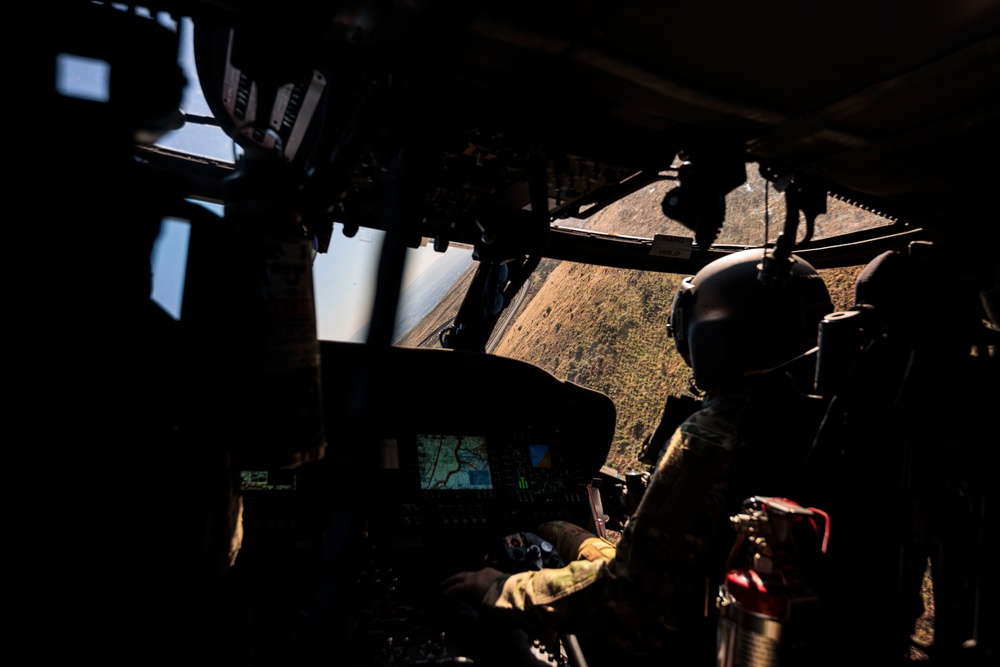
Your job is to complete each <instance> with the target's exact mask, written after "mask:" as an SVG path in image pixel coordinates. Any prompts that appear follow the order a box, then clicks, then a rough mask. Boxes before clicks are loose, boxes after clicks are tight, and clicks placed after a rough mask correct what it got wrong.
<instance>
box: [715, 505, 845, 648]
mask: <svg viewBox="0 0 1000 667" xmlns="http://www.w3.org/2000/svg"><path fill="white" fill-rule="evenodd" d="M817 519H822V523H823V530H822V537H821V540H822V541H821V546H820V549H821V550H822V551H824V552H825V551H826V543H827V541H828V539H829V527H830V520H829V517H828V516H827V515H826V513H825V512H822V511H821V510H818V509H816V508H806V507H802V506H800V505H798V504H797V503H795V502H793V501H791V500H788V499H785V498H770V497H765V496H755V497H752V498H749V499H747V500H746V501H744V503H743V512H741V513H740V514H737V515H735V516H732V517H730V522H731V525H732V527H733V528H734V529H735V530H736V531H737V533H738V534H739V536H738V537H737V540H736V543H735V544H734V546H733V549H732V552H731V553H730V558H729V564H728V566H727V572H726V576H725V578H724V580H723V582H722V585H721V586H720V587H719V594H718V597H717V599H716V603H717V607H718V609H719V627H718V636H717V641H718V667H790V666H791V665H795V664H797V662H798V661H799V660H800V658H801V659H804V658H802V651H803V650H804V647H805V646H806V645H807V644H808V635H809V632H808V626H809V623H808V621H809V619H810V617H814V616H815V615H816V612H817V607H818V604H819V599H818V596H817V595H816V593H815V591H814V590H813V589H812V588H811V586H810V585H809V584H808V582H806V581H805V580H804V578H803V576H802V573H801V572H800V571H799V563H798V560H799V559H798V549H799V545H798V544H797V543H796V539H795V532H796V531H795V530H794V529H795V527H796V524H799V523H800V522H807V523H808V525H809V526H810V527H811V528H812V529H813V531H815V532H816V533H817V536H818V537H819V528H818V526H817Z"/></svg>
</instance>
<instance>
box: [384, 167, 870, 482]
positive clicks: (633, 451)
mask: <svg viewBox="0 0 1000 667" xmlns="http://www.w3.org/2000/svg"><path fill="white" fill-rule="evenodd" d="M748 176H750V179H749V180H748V184H747V185H745V186H742V187H740V188H738V189H737V190H736V191H734V192H733V193H731V194H730V196H729V198H728V200H727V221H726V223H725V225H724V227H723V230H722V233H721V234H720V237H719V239H718V242H720V243H737V244H760V243H762V242H763V240H764V238H765V226H767V232H768V234H767V236H768V238H770V239H771V240H772V241H773V240H774V239H775V238H776V236H777V233H778V231H779V230H780V227H781V221H783V220H784V209H783V205H782V199H781V197H780V195H778V194H777V193H775V192H774V191H773V190H771V191H770V192H768V193H766V197H767V205H766V209H767V210H768V211H769V214H768V216H767V217H768V218H769V220H765V188H764V182H763V180H762V179H761V178H760V177H759V176H757V175H756V174H752V173H751V174H748ZM673 186H674V184H673V183H671V182H662V183H658V184H655V185H652V186H648V187H647V188H644V189H643V190H641V191H640V192H637V193H635V194H633V195H632V196H630V197H627V198H625V199H623V200H621V201H620V202H617V203H616V204H614V205H612V206H609V207H608V208H606V209H605V210H603V211H601V212H600V213H598V214H596V215H594V216H593V217H592V218H590V219H589V220H586V221H566V222H565V223H564V224H565V225H566V226H571V227H581V228H587V229H592V230H595V231H602V232H609V233H617V234H621V235H629V236H642V237H652V236H653V235H654V234H656V233H663V234H677V235H685V236H690V235H691V232H690V231H688V230H686V229H684V228H683V227H681V226H680V225H678V224H677V223H673V222H671V221H670V220H668V219H667V218H666V217H665V216H664V215H663V213H662V210H661V201H662V200H663V196H664V194H665V193H666V191H667V190H669V189H670V188H671V187H673ZM887 222H888V221H885V220H882V219H880V218H876V217H875V216H872V215H870V214H868V213H866V212H864V211H861V210H859V209H856V208H854V207H852V206H850V205H848V204H844V203H841V202H836V201H831V203H830V210H829V213H828V214H827V215H825V216H820V218H819V220H817V230H816V233H817V236H819V235H830V234H834V233H842V232H843V231H848V230H852V229H856V228H858V227H860V226H868V227H870V226H872V225H875V224H886V223H887ZM859 269H860V267H850V268H846V269H837V270H830V271H822V272H821V273H822V274H823V276H824V278H825V280H826V282H827V285H828V287H829V288H830V291H831V294H832V296H833V299H834V306H835V308H836V309H838V310H841V309H845V308H848V307H850V306H851V305H853V303H854V300H853V297H854V294H853V290H854V278H855V276H856V274H857V271H858V270H859ZM683 277H684V276H680V275H673V274H660V273H649V272H642V271H632V270H625V269H613V268H607V267H600V266H593V265H586V264H575V263H572V262H557V261H555V260H545V261H543V262H542V264H541V266H540V267H539V270H538V271H537V272H536V275H535V276H534V277H533V280H532V283H531V288H530V289H531V293H530V294H529V295H528V296H529V298H527V299H525V300H524V302H523V304H522V305H521V307H520V310H519V311H518V312H517V313H514V317H513V319H512V321H511V324H510V325H509V326H508V327H507V328H506V331H505V332H504V335H503V337H502V339H501V340H500V342H499V344H498V345H497V347H496V349H495V350H494V352H495V354H499V355H503V356H509V357H514V358H517V359H521V360H523V361H527V362H529V363H532V364H535V365H537V366H539V367H541V368H544V369H545V370H547V371H549V372H551V373H552V374H553V375H555V376H556V377H559V378H562V379H566V380H569V381H571V382H575V383H577V384H580V385H583V386H586V387H590V388H592V389H596V390H599V391H603V392H605V393H607V394H608V395H609V396H610V397H611V398H612V399H613V400H614V401H615V404H616V406H617V408H618V424H617V428H616V433H615V440H614V443H613V446H612V449H611V453H610V456H609V459H608V465H609V466H611V467H613V468H615V469H617V470H619V471H625V470H627V469H629V468H632V467H635V466H636V456H637V454H638V451H639V448H640V446H641V444H642V442H643V439H644V438H645V437H646V436H647V435H648V434H650V433H651V432H652V431H653V429H655V428H656V425H657V423H658V421H659V418H660V414H661V412H662V409H663V404H664V402H665V400H666V397H667V396H668V395H679V394H682V393H684V392H686V391H688V382H689V377H690V370H689V369H688V367H687V366H686V365H685V364H684V362H683V360H682V359H681V358H680V356H679V355H678V354H677V353H676V351H675V350H674V345H673V342H672V341H671V340H670V339H669V338H668V337H667V332H666V323H667V315H668V313H669V309H670V304H671V300H672V298H673V295H674V292H675V291H676V289H677V285H678V283H679V282H680V280H681V279H682V278H683ZM467 278H468V277H467ZM467 278H466V279H465V280H463V281H460V282H459V285H458V286H457V287H458V289H456V291H455V292H454V293H453V294H451V295H449V298H448V299H446V301H449V300H450V303H446V304H444V305H443V306H442V307H441V308H439V309H438V310H436V311H435V312H434V313H432V314H431V315H430V316H428V318H426V319H425V320H424V322H422V323H421V324H420V325H419V326H418V327H417V328H416V329H415V330H414V331H413V332H411V334H410V335H409V336H407V337H406V338H405V339H404V340H403V342H402V343H401V344H403V345H415V346H421V345H422V346H430V347H437V346H439V343H438V341H437V338H436V336H435V335H434V332H435V331H437V330H438V329H440V327H441V326H442V325H443V323H445V322H447V321H448V319H449V318H450V317H453V316H454V314H455V312H456V311H457V308H458V304H459V303H460V300H461V296H462V294H463V293H464V288H465V287H467V285H468V279H467Z"/></svg>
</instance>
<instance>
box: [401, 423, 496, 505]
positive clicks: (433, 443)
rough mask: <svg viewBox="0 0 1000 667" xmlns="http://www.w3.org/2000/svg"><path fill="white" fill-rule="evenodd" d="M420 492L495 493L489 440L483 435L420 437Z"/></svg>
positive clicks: (418, 447)
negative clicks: (488, 455)
mask: <svg viewBox="0 0 1000 667" xmlns="http://www.w3.org/2000/svg"><path fill="white" fill-rule="evenodd" d="M417 462H418V465H419V467H420V489H421V490H423V491H438V490H449V491H451V490H477V489H492V488H493V476H492V474H491V473H490V461H489V458H488V457H487V455H486V438H485V437H483V436H479V435H418V436H417Z"/></svg>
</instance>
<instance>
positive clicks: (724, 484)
mask: <svg viewBox="0 0 1000 667" xmlns="http://www.w3.org/2000/svg"><path fill="white" fill-rule="evenodd" d="M748 400H749V399H748V397H746V396H744V395H736V396H733V397H728V398H726V399H725V400H720V401H716V402H710V403H706V405H705V407H703V408H702V409H701V410H699V411H698V412H696V413H694V414H693V415H692V416H691V417H689V418H688V419H687V420H686V421H685V422H684V423H683V424H681V425H680V426H679V427H678V428H677V430H676V431H675V432H674V434H673V435H672V437H671V439H670V442H669V444H668V445H667V449H666V451H665V452H664V454H663V456H662V457H661V459H660V461H659V463H658V464H657V467H656V470H655V471H654V472H653V475H652V477H651V478H650V481H649V485H648V487H647V489H646V492H645V494H644V495H643V498H642V501H641V502H640V503H639V507H638V508H637V509H636V512H635V515H634V516H633V517H632V520H631V521H630V522H629V525H628V526H626V528H625V531H624V533H623V535H622V539H621V541H620V542H619V544H618V556H617V558H616V559H615V563H614V566H615V570H616V571H617V572H618V573H619V574H620V576H621V577H624V578H626V579H627V580H628V582H629V585H630V587H631V588H633V589H634V590H637V591H642V595H643V596H644V597H645V598H647V599H651V600H656V601H657V604H658V606H659V609H658V612H659V613H660V615H661V617H662V618H664V619H665V620H667V622H668V624H669V622H670V620H669V619H671V618H675V617H679V616H682V615H684V614H685V613H689V612H690V611H691V610H690V608H689V607H687V606H685V605H688V604H690V603H691V601H692V598H694V597H699V596H700V594H701V593H702V590H701V589H702V588H703V587H704V581H703V576H702V572H703V570H704V564H703V563H702V560H703V556H704V551H705V548H706V545H707V543H708V541H709V540H710V539H711V538H712V536H713V535H714V534H715V532H716V529H717V527H718V525H719V521H720V520H722V519H723V514H725V512H726V498H727V493H728V491H729V475H730V471H729V463H730V460H731V458H732V454H733V452H734V451H735V448H736V445H737V434H736V423H737V415H738V413H739V412H740V411H741V410H742V409H743V408H744V407H745V406H746V405H747V402H748Z"/></svg>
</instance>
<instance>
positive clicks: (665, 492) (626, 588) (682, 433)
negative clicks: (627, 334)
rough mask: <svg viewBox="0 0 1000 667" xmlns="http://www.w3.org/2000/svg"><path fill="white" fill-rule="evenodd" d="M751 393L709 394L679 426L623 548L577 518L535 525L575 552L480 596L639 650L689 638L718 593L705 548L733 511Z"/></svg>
mask: <svg viewBox="0 0 1000 667" xmlns="http://www.w3.org/2000/svg"><path fill="white" fill-rule="evenodd" d="M748 402H749V396H748V395H746V394H735V395H729V396H723V397H718V398H715V399H712V400H709V401H707V402H706V403H705V405H704V406H703V407H702V409H701V410H699V411H698V412H696V413H694V414H693V415H691V416H690V417H689V418H688V419H687V420H686V421H685V422H684V423H682V424H681V425H680V426H679V427H678V428H677V430H676V431H675V432H674V434H673V435H672V437H671V440H670V443H669V445H668V447H667V449H666V451H665V452H664V455H663V457H662V458H661V460H660V461H659V463H658V464H657V466H656V469H655V471H654V472H653V475H652V476H651V478H650V481H649V485H648V487H647V489H646V492H645V494H644V495H643V498H642V501H641V502H640V504H639V507H638V508H637V510H636V512H635V514H634V516H633V517H632V519H631V520H630V521H629V523H628V525H627V526H626V527H625V530H624V532H623V534H622V538H621V541H620V542H619V544H618V546H617V549H616V548H615V547H614V546H613V545H611V544H610V543H609V542H606V541H604V540H601V539H600V538H598V537H595V536H594V535H592V534H590V533H588V532H587V531H585V530H583V529H582V528H579V527H578V526H573V525H572V524H567V523H565V522H554V523H550V524H544V525H543V526H541V527H539V529H538V531H537V532H538V534H539V535H541V536H542V537H544V538H545V539H547V540H549V541H550V542H552V543H553V545H554V546H555V547H556V549H557V550H558V551H559V553H560V555H561V556H563V559H564V561H572V562H569V563H568V565H566V566H565V567H563V568H551V569H543V570H540V571H531V572H521V573H517V574H512V575H509V576H508V575H505V576H504V577H500V578H499V579H498V580H497V581H496V582H494V584H493V586H492V587H491V589H490V590H489V591H488V592H487V594H486V596H485V597H484V599H483V604H484V605H486V606H488V607H492V608H494V609H495V610H497V612H498V613H501V614H504V615H508V616H511V617H514V618H516V619H517V620H518V621H520V622H521V623H522V624H524V625H527V626H528V627H530V628H534V629H536V630H537V631H539V632H542V633H546V632H552V631H553V630H554V629H558V630H559V631H562V632H574V633H576V634H577V635H579V636H581V637H587V638H600V639H602V640H603V642H604V643H605V644H607V645H610V646H614V647H615V648H617V649H619V650H623V651H626V652H628V653H630V654H632V655H649V654H655V653H657V652H660V651H662V650H663V649H665V648H666V647H668V646H670V645H672V644H675V643H677V642H678V641H680V639H683V635H684V633H685V632H686V631H687V629H688V628H690V627H692V626H697V624H698V623H699V622H700V623H703V622H704V617H705V614H706V605H707V604H709V600H714V594H715V591H708V590H707V583H706V578H705V573H706V567H705V563H704V562H703V560H704V559H703V556H704V552H705V548H706V545H707V544H708V542H709V540H710V539H711V538H712V537H713V535H715V534H716V531H717V529H718V528H719V525H720V521H722V520H723V519H724V518H727V517H728V513H727V512H726V507H727V491H728V488H729V462H730V459H731V457H732V454H733V452H734V450H735V448H736V445H737V434H736V423H737V417H738V414H739V413H740V411H742V410H743V409H744V408H745V407H746V405H747V403H748ZM709 595H711V596H712V597H709ZM712 604H713V606H714V603H712ZM679 637H680V639H678V638H679Z"/></svg>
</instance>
